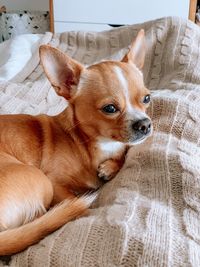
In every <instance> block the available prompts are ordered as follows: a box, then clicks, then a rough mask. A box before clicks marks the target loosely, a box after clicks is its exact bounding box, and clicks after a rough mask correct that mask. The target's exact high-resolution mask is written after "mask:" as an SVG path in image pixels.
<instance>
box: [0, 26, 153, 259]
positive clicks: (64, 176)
mask: <svg viewBox="0 0 200 267" xmlns="http://www.w3.org/2000/svg"><path fill="white" fill-rule="evenodd" d="M40 58H41V62H42V65H43V68H44V71H45V73H46V75H47V77H48V79H49V81H50V82H51V84H52V86H53V87H54V89H55V91H56V92H57V94H58V95H60V96H63V97H64V98H66V99H67V100H68V107H67V108H66V109H65V110H64V111H63V112H62V113H61V114H59V115H57V116H52V117H50V116H47V115H39V116H30V115H1V116H0V231H1V233H0V255H9V254H13V253H16V252H19V251H22V250H24V249H25V248H27V247H28V246H29V245H32V244H34V243H36V242H38V241H39V240H40V239H42V238H43V237H44V236H46V235H47V234H48V233H51V232H53V231H55V230H56V229H58V228H59V227H61V226H62V225H64V224H65V223H67V222H68V221H70V220H72V219H75V218H76V217H78V216H80V215H82V214H84V213H85V211H86V210H87V209H88V207H89V206H90V204H91V203H92V201H93V200H94V198H95V193H92V194H87V193H88V192H89V191H92V190H94V191H95V190H96V189H98V188H99V186H100V185H101V184H102V181H103V180H110V179H111V178H113V177H114V176H115V175H116V173H117V172H118V171H119V170H120V168H121V167H122V165H123V163H124V160H125V155H126V152H127V148H128V147H129V146H130V145H133V144H137V143H139V142H141V141H143V140H145V138H146V137H147V136H149V135H150V134H151V132H152V126H151V121H150V119H149V117H148V116H147V115H146V114H145V110H146V108H147V107H148V105H149V102H150V93H149V90H148V89H147V88H146V87H145V86H144V82H143V75H142V72H141V71H140V69H141V68H142V66H143V64H144V58H145V37H144V31H143V30H141V31H140V32H139V33H138V35H137V37H136V39H135V41H134V42H133V43H132V45H131V48H130V50H129V52H128V53H127V55H126V56H125V57H124V58H123V59H122V61H121V62H117V61H105V62H101V63H99V64H95V65H92V66H90V67H88V68H86V67H84V66H83V65H82V64H80V63H78V62H77V61H75V60H73V59H72V58H70V57H69V56H67V55H66V54H64V53H62V52H61V51H59V50H58V49H56V48H53V47H50V46H47V45H43V46H41V47H40ZM58 203H60V204H58ZM54 205H56V206H55V207H53V206H54ZM51 207H53V208H52V209H50V208H51ZM49 209H50V210H49ZM47 210H49V211H48V212H47Z"/></svg>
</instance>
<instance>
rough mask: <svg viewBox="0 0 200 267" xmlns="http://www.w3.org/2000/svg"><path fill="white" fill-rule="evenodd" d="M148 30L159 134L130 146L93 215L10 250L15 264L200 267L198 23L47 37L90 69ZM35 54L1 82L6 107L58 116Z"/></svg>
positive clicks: (167, 22)
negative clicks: (16, 251) (25, 246)
mask: <svg viewBox="0 0 200 267" xmlns="http://www.w3.org/2000/svg"><path fill="white" fill-rule="evenodd" d="M141 28H144V29H145V32H146V40H147V55H146V61H145V66H144V78H145V83H146V85H147V87H148V88H150V89H151V90H152V95H153V101H152V103H151V106H150V108H149V109H148V113H149V116H150V117H151V118H152V120H153V125H154V133H153V135H152V136H151V137H150V138H149V139H148V140H147V141H146V142H145V143H143V144H140V145H137V146H134V147H133V148H131V149H130V150H129V153H128V156H127V159H126V162H125V165H124V166H123V168H122V170H121V171H120V172H119V173H118V175H117V176H116V178H114V179H113V180H112V181H110V182H108V183H107V184H105V185H104V186H103V188H102V190H101V191H100V194H99V196H98V199H97V200H96V202H95V203H94V205H93V206H92V208H91V212H90V214H89V215H88V216H86V217H82V218H79V219H77V220H74V221H72V222H69V223H68V224H66V225H65V226H63V227H62V228H61V229H59V230H58V231H56V232H54V233H53V234H51V235H49V236H48V237H46V238H45V239H43V240H42V241H41V242H40V243H38V244H36V245H34V246H31V247H29V248H28V249H27V250H25V251H24V252H22V253H19V254H17V255H14V256H12V258H11V260H10V262H9V263H7V264H8V265H9V266H12V267H26V266H34V267H43V266H46V267H49V266H56V267H76V266H77V267H97V266H99V267H114V266H127V267H133V266H145V267H146V266H148V267H156V266H157V267H161V266H163V267H166V266H173V267H176V266H177V267H180V266H181V267H186V266H187V267H188V266H195V267H197V266H200V147H199V145H200V109H199V105H200V104H199V103H200V59H199V51H200V30H199V28H198V27H197V26H196V25H195V24H193V23H191V22H189V21H185V20H181V19H179V18H171V17H169V18H163V19H160V20H156V21H151V22H146V23H144V24H140V25H133V26H127V27H122V28H117V29H113V30H110V31H105V32H101V33H94V32H87V33H83V32H66V33H62V34H58V35H54V36H52V37H51V38H50V40H49V43H50V44H51V45H53V46H56V47H59V48H60V49H61V50H63V51H65V52H67V53H68V54H69V55H70V56H72V57H73V58H75V59H77V60H79V61H81V62H82V63H84V64H86V65H89V64H92V63H94V62H97V61H100V60H103V59H120V58H122V56H123V55H124V54H125V52H126V50H127V47H128V45H129V44H130V42H131V40H132V39H133V38H134V36H135V35H136V33H137V31H138V30H139V29H141ZM37 53H38V52H37V51H36V54H34V55H33V57H32V58H31V59H30V61H29V62H28V63H27V64H26V66H25V68H24V69H23V70H21V71H20V72H19V73H18V74H17V75H16V76H15V77H14V78H13V79H12V80H11V81H6V82H2V83H1V84H0V112H1V113H30V114H38V113H48V114H56V113H59V112H60V111H61V110H62V109H63V108H64V107H65V106H66V102H65V100H64V99H63V98H61V97H58V96H56V94H55V93H54V91H53V89H52V88H51V86H50V84H49V82H48V81H47V79H46V77H45V76H44V74H43V71H42V68H41V66H40V65H39V58H38V54H37ZM5 264H6V263H5V262H3V261H2V262H1V263H0V266H3V265H5Z"/></svg>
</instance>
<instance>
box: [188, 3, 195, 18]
mask: <svg viewBox="0 0 200 267" xmlns="http://www.w3.org/2000/svg"><path fill="white" fill-rule="evenodd" d="M196 9H197V0H190V7H189V17H188V18H189V20H191V21H193V22H195V16H196Z"/></svg>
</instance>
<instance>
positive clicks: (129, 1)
mask: <svg viewBox="0 0 200 267" xmlns="http://www.w3.org/2000/svg"><path fill="white" fill-rule="evenodd" d="M196 2H197V0H167V1H161V0H148V1H147V0H100V1H97V0H50V12H51V13H52V24H51V27H52V31H53V28H54V31H55V32H62V31H68V30H86V31H87V30H94V31H101V30H106V29H109V28H110V27H111V26H109V25H110V24H117V25H125V24H135V23H141V22H144V21H148V20H153V19H156V18H160V17H165V16H180V17H183V18H188V17H189V11H190V12H191V9H192V8H193V10H195V8H194V7H196ZM53 17H54V19H53ZM190 18H191V15H190ZM192 19H193V18H192Z"/></svg>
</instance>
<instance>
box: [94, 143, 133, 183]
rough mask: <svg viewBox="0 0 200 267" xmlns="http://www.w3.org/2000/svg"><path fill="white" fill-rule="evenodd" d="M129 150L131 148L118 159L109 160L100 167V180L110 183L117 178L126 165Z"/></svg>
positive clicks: (98, 170) (126, 149) (98, 173)
mask: <svg viewBox="0 0 200 267" xmlns="http://www.w3.org/2000/svg"><path fill="white" fill-rule="evenodd" d="M128 148H129V146H126V147H125V148H124V149H122V150H121V152H120V153H119V154H118V155H117V157H116V158H111V159H107V160H105V161H104V162H102V163H101V164H100V165H99V167H98V169H97V175H98V177H99V178H100V179H102V180H104V181H109V180H111V179H113V178H114V177H115V176H116V174H117V173H118V171H119V170H120V169H121V168H122V166H123V164H124V161H125V157H126V153H127V151H128Z"/></svg>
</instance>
